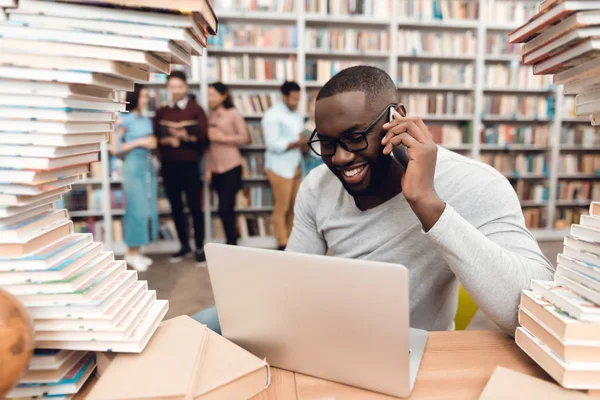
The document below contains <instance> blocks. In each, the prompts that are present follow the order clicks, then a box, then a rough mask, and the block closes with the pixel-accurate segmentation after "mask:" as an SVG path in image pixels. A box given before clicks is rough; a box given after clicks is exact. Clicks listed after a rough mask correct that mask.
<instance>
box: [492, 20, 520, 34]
mask: <svg viewBox="0 0 600 400" xmlns="http://www.w3.org/2000/svg"><path fill="white" fill-rule="evenodd" d="M519 26H520V24H515V23H512V24H511V23H508V22H506V23H490V22H486V29H487V30H488V31H499V32H509V31H514V30H515V29H517V28H518V27H519Z"/></svg>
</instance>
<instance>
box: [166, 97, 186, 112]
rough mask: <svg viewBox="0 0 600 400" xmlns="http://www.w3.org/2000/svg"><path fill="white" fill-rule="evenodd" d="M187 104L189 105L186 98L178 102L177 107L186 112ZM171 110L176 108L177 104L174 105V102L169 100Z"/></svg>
mask: <svg viewBox="0 0 600 400" xmlns="http://www.w3.org/2000/svg"><path fill="white" fill-rule="evenodd" d="M187 103H188V97H187V96H185V97H184V98H183V99H181V100H179V101H178V102H177V107H179V108H180V109H181V110H185V108H186V107H187ZM169 108H175V104H174V103H173V100H169Z"/></svg>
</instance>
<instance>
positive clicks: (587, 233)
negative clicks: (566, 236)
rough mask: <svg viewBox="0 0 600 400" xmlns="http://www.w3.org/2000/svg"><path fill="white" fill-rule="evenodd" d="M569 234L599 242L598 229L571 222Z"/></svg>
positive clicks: (599, 230) (599, 233)
mask: <svg viewBox="0 0 600 400" xmlns="http://www.w3.org/2000/svg"><path fill="white" fill-rule="evenodd" d="M571 236H573V237H575V238H577V239H582V240H585V241H588V242H593V243H600V229H594V228H590V227H587V226H582V225H577V224H573V225H571Z"/></svg>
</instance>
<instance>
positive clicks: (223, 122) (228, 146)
mask: <svg viewBox="0 0 600 400" xmlns="http://www.w3.org/2000/svg"><path fill="white" fill-rule="evenodd" d="M208 106H209V107H210V113H209V114H208V124H209V127H208V138H209V139H210V146H209V148H208V151H207V153H206V157H205V158H204V166H205V167H204V168H205V176H204V178H205V180H206V181H207V182H208V183H210V184H211V187H212V188H213V189H215V190H216V191H217V195H218V196H219V217H220V218H221V221H223V228H224V230H225V236H226V239H227V244H233V245H235V244H237V229H236V224H235V220H236V218H235V213H234V207H235V197H236V194H237V192H238V191H239V190H240V188H241V186H242V156H241V154H240V149H239V146H240V145H242V144H246V143H248V142H249V141H250V135H249V134H248V127H247V126H246V121H244V117H242V116H241V114H240V113H239V112H238V111H237V110H236V109H235V106H234V105H233V100H232V99H231V95H230V94H229V89H228V88H227V86H225V85H224V84H222V83H221V82H216V83H213V84H211V85H209V86H208Z"/></svg>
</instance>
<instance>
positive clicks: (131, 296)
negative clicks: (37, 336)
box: [34, 281, 148, 332]
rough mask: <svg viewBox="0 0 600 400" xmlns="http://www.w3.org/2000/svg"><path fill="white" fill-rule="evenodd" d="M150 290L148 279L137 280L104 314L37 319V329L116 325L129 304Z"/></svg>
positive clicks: (70, 328)
mask: <svg viewBox="0 0 600 400" xmlns="http://www.w3.org/2000/svg"><path fill="white" fill-rule="evenodd" d="M146 290H148V283H147V282H146V281H135V282H133V283H132V284H131V285H129V287H127V289H126V290H125V291H124V292H123V293H121V295H120V296H119V297H118V298H117V299H116V300H115V301H113V302H112V303H111V304H110V306H109V307H108V308H106V311H105V313H104V314H101V315H96V316H89V315H88V316H86V317H82V316H81V317H79V318H55V319H36V320H35V325H34V328H35V330H36V332H37V331H40V332H42V331H50V332H56V331H94V330H107V329H110V328H112V327H114V326H115V325H116V324H117V323H118V322H119V321H120V320H121V319H122V318H123V317H124V316H125V314H126V313H127V311H128V306H129V305H130V304H132V303H133V302H135V301H137V300H138V299H140V298H141V297H142V296H143V295H144V293H145V292H146Z"/></svg>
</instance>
